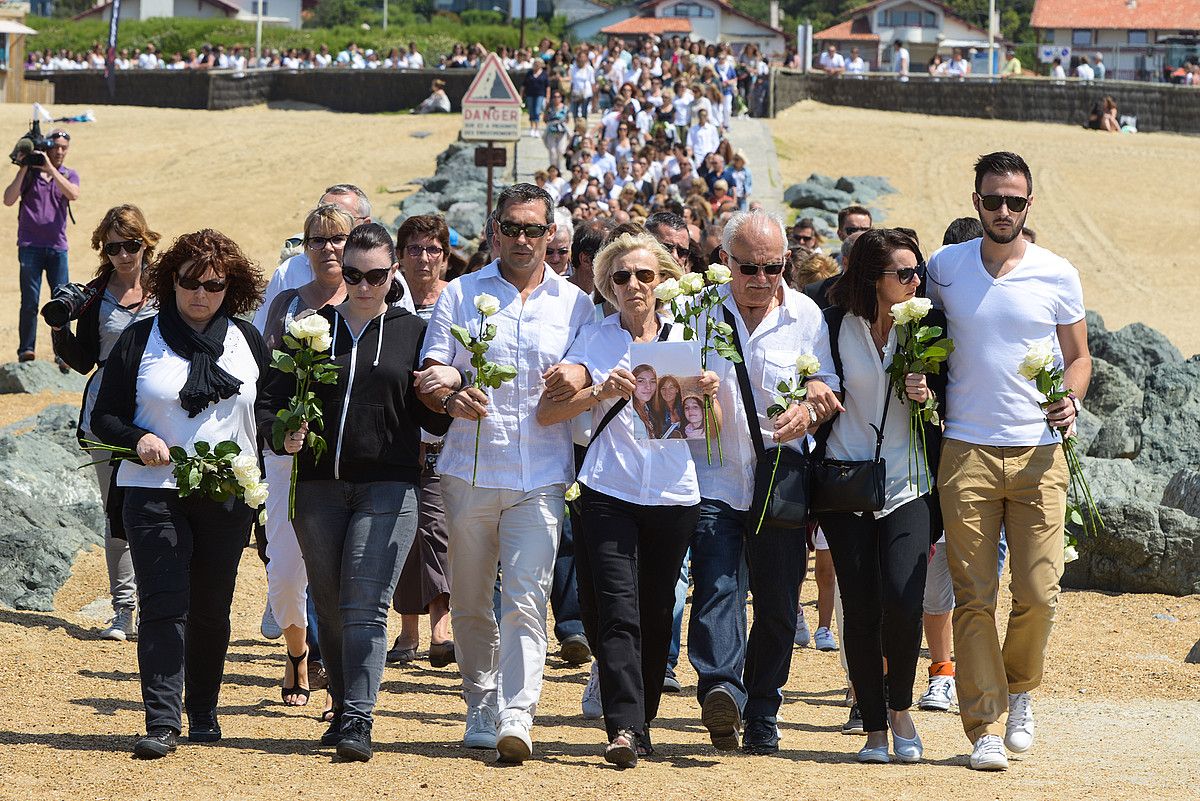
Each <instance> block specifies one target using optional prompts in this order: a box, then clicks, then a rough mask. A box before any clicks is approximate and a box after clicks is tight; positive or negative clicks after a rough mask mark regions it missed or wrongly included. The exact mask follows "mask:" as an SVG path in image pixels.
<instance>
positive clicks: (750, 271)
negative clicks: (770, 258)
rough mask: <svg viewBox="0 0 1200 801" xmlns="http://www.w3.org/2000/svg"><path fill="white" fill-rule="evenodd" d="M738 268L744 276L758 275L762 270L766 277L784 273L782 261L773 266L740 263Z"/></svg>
mask: <svg viewBox="0 0 1200 801" xmlns="http://www.w3.org/2000/svg"><path fill="white" fill-rule="evenodd" d="M735 261H736V259H735ZM737 266H738V270H740V271H741V273H742V275H758V271H759V270H762V271H763V273H764V274H766V275H779V274H780V273H782V272H783V262H781V261H777V262H774V263H772V264H752V263H749V262H746V263H743V262H740V261H739V262H738V263H737Z"/></svg>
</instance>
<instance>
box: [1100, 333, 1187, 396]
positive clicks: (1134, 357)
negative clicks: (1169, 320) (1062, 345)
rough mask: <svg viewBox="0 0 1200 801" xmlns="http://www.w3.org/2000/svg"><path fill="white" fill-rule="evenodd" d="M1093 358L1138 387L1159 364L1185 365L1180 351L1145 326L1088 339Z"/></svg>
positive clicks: (1162, 336)
mask: <svg viewBox="0 0 1200 801" xmlns="http://www.w3.org/2000/svg"><path fill="white" fill-rule="evenodd" d="M1088 346H1089V348H1090V349H1091V350H1092V355H1093V356H1098V357H1099V358H1101V359H1103V360H1104V361H1106V362H1108V363H1109V364H1111V365H1112V366H1113V367H1115V368H1117V370H1119V371H1121V372H1123V373H1125V375H1127V376H1129V378H1130V379H1132V380H1133V383H1135V384H1137V385H1138V386H1143V385H1145V383H1146V379H1147V377H1148V376H1149V375H1150V373H1151V372H1152V371H1153V369H1154V368H1155V367H1157V366H1158V365H1160V364H1170V363H1174V362H1181V361H1183V356H1182V355H1181V354H1180V353H1179V349H1178V348H1176V347H1175V346H1174V345H1172V344H1171V341H1170V340H1168V339H1167V338H1166V337H1165V336H1164V335H1162V334H1160V333H1159V332H1158V331H1155V330H1154V329H1153V328H1151V327H1150V326H1148V325H1145V324H1143V323H1130V324H1129V325H1127V326H1125V327H1124V328H1122V329H1121V330H1120V331H1113V332H1107V333H1104V334H1102V335H1097V336H1096V337H1095V343H1094V344H1093V338H1092V337H1090V336H1089V337H1088Z"/></svg>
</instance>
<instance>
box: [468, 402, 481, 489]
mask: <svg viewBox="0 0 1200 801" xmlns="http://www.w3.org/2000/svg"><path fill="white" fill-rule="evenodd" d="M482 428H483V418H482V417H481V418H479V419H478V420H476V421H475V467H474V469H472V470H471V486H472V487H473V486H475V477H476V476H477V475H479V432H480V430H481V429H482Z"/></svg>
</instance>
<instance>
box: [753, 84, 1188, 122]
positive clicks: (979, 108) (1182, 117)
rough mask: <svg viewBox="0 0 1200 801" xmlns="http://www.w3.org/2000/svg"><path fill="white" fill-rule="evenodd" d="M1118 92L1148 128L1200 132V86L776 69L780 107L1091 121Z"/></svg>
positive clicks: (775, 108)
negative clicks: (833, 74)
mask: <svg viewBox="0 0 1200 801" xmlns="http://www.w3.org/2000/svg"><path fill="white" fill-rule="evenodd" d="M1105 95H1111V96H1112V98H1113V100H1115V101H1116V103H1117V108H1118V110H1119V113H1120V114H1122V115H1126V114H1129V115H1133V116H1136V117H1137V127H1138V130H1140V131H1171V132H1174V133H1187V134H1200V91H1198V90H1197V89H1195V88H1194V87H1185V86H1173V85H1168V84H1151V83H1134V82H1129V81H1106V82H1099V83H1094V84H1081V83H1067V84H1061V85H1060V84H1056V83H1053V82H1051V81H1049V80H1033V79H1029V80H1007V81H1001V80H996V81H986V80H970V81H952V80H945V79H943V80H940V81H934V80H930V79H929V78H926V77H922V76H914V77H913V78H912V79H911V80H909V81H907V82H901V81H898V80H896V79H894V78H891V77H880V78H865V79H862V80H858V79H854V78H828V77H826V76H824V75H813V74H809V75H805V74H804V73H800V72H796V71H794V70H783V69H777V70H774V71H773V73H772V98H771V101H772V105H771V108H772V114H777V113H778V112H780V111H783V110H784V109H786V108H788V107H789V106H791V105H794V104H795V103H798V102H800V101H801V100H816V101H819V102H821V103H829V104H831V105H835V106H855V107H858V108H873V109H880V110H883V111H908V112H913V113H917V114H938V115H945V116H952V117H976V118H982V119H998V120H1018V121H1024V122H1058V123H1065V124H1068V125H1083V124H1084V123H1085V122H1086V121H1087V116H1088V112H1089V111H1090V110H1091V108H1092V106H1093V105H1094V104H1095V103H1096V101H1097V100H1099V99H1101V98H1102V97H1104V96H1105Z"/></svg>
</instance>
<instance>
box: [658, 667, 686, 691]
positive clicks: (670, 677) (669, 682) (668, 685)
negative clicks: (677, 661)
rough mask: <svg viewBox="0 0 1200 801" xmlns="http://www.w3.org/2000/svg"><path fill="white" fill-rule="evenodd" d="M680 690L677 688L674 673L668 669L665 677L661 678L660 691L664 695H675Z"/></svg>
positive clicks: (680, 688)
mask: <svg viewBox="0 0 1200 801" xmlns="http://www.w3.org/2000/svg"><path fill="white" fill-rule="evenodd" d="M682 689H683V688H682V687H680V686H679V679H677V678H675V671H674V670H672V669H671V668H670V667H668V668H667V673H666V675H665V676H663V688H662V691H663V692H664V693H677V692H679V691H680V690H682Z"/></svg>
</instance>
